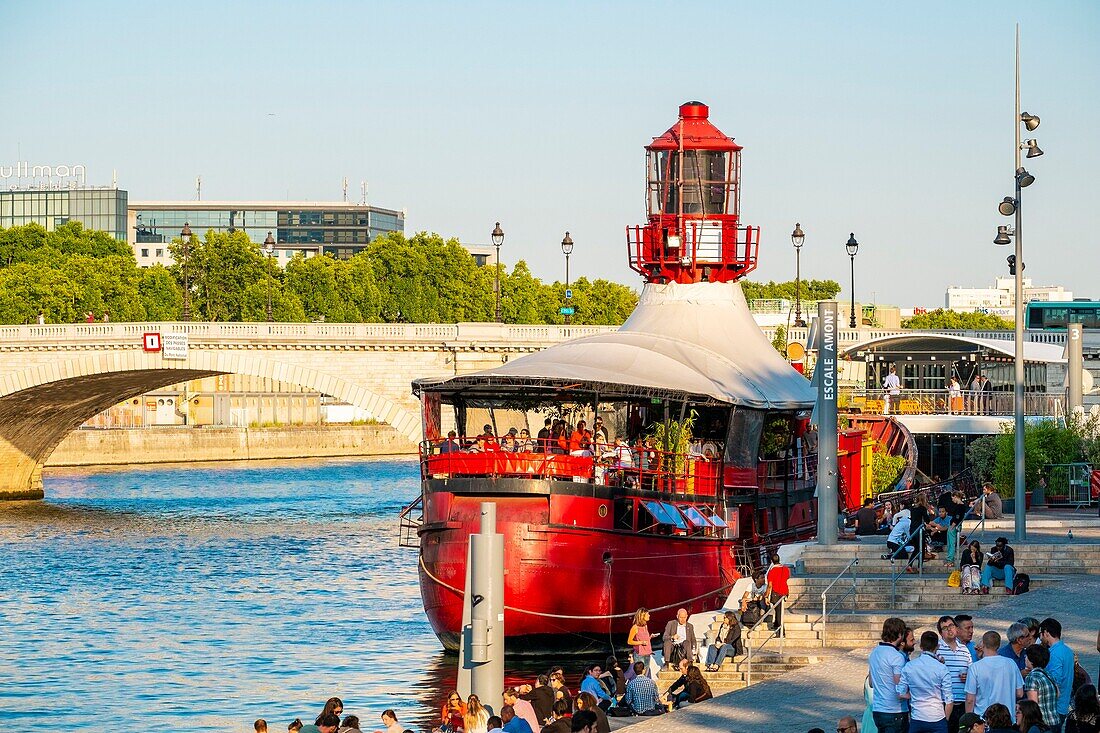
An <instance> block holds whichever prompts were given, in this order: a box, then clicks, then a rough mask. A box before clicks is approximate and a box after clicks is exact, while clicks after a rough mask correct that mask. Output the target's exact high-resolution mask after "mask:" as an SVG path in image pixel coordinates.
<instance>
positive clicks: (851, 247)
mask: <svg viewBox="0 0 1100 733" xmlns="http://www.w3.org/2000/svg"><path fill="white" fill-rule="evenodd" d="M844 248H845V249H846V250H848V257H850V258H851V260H852V317H851V318H850V319H848V328H855V327H856V252H858V251H859V242H857V241H856V233H855V232H850V233H849V234H848V241H847V242H845V243H844Z"/></svg>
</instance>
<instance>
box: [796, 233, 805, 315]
mask: <svg viewBox="0 0 1100 733" xmlns="http://www.w3.org/2000/svg"><path fill="white" fill-rule="evenodd" d="M794 325H795V327H796V328H799V327H802V326H805V325H806V324H805V322H804V321H803V320H802V248H801V247H795V249H794Z"/></svg>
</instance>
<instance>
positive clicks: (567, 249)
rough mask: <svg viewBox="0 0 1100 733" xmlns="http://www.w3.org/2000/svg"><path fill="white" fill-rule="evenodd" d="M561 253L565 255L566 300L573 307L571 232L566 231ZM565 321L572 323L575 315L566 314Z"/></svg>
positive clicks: (567, 304)
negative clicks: (570, 272) (571, 302)
mask: <svg viewBox="0 0 1100 733" xmlns="http://www.w3.org/2000/svg"><path fill="white" fill-rule="evenodd" d="M561 253H562V254H563V255H565V302H566V307H567V308H569V307H572V306H570V305H569V301H570V300H571V298H570V296H571V295H572V293H570V292H569V255H571V254H573V238H572V237H570V236H569V232H566V233H565V236H564V237H563V238H562V240H561ZM565 322H566V323H567V324H568V323H572V322H573V316H572V314H570V313H566V314H565Z"/></svg>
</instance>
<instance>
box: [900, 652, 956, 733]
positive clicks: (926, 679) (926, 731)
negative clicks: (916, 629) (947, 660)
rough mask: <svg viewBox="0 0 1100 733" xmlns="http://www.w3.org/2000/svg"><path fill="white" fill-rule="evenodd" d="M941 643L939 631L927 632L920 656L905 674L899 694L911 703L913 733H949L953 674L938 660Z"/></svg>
mask: <svg viewBox="0 0 1100 733" xmlns="http://www.w3.org/2000/svg"><path fill="white" fill-rule="evenodd" d="M939 643H940V639H939V637H938V636H936V632H935V631H925V632H924V633H923V634H921V636H920V651H921V653H920V656H919V657H917V658H916V659H914V660H913V661H912V662H910V663H909V664H907V665H905V667H904V668H903V669H902V671H901V682H899V683H898V684H897V693H898V696H899V697H903V698H908V700H909V707H910V708H911V710H912V712H911V713H910V715H911V718H910V720H909V733H948V731H947V719H948V718H949V717H951V708H952V699H953V698H952V697H951V674H950V673H949V672H948V671H947V665H945V664H944V663H943V662H941V661H940V660H939V659H937V658H936V647H938V646H939Z"/></svg>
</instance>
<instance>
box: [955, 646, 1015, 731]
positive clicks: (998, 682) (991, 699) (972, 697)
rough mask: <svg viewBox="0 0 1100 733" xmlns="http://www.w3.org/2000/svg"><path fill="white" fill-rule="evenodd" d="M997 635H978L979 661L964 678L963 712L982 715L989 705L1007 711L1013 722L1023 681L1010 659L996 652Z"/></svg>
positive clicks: (998, 647) (997, 647)
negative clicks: (964, 698) (996, 705)
mask: <svg viewBox="0 0 1100 733" xmlns="http://www.w3.org/2000/svg"><path fill="white" fill-rule="evenodd" d="M1000 648H1001V635H1000V634H998V633H997V632H996V631H987V632H985V633H984V634H982V658H981V659H979V660H978V661H976V662H974V664H972V665H970V672H969V673H968V674H967V677H966V712H968V713H977V714H978V715H981V714H983V713H984V712H985V711H986V709H987V708H988V707H989V706H990V705H994V704H996V703H1000V704H1001V705H1004V706H1005V707H1006V708H1008V714H1009V716H1010V717H1011V719H1012V723H1013V724H1015V723H1016V701H1017V700H1018V699H1020V698H1021V697H1023V696H1024V678H1023V677H1022V676H1021V675H1020V668H1019V667H1017V666H1016V663H1015V662H1013V661H1012V660H1011V659H1008V658H1006V657H1002V656H1001V655H1000V654H998V653H997V650H998V649H1000Z"/></svg>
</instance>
